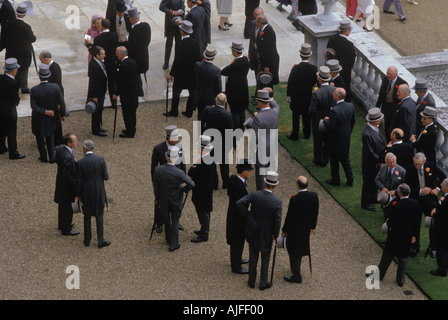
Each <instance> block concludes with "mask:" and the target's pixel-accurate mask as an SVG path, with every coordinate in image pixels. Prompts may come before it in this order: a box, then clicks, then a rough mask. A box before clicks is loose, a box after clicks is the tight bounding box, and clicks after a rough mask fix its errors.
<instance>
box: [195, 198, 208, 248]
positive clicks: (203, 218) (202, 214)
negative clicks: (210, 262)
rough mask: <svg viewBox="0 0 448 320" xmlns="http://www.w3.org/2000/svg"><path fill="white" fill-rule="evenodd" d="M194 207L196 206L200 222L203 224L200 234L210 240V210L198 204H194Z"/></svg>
mask: <svg viewBox="0 0 448 320" xmlns="http://www.w3.org/2000/svg"><path fill="white" fill-rule="evenodd" d="M194 207H195V208H196V213H197V215H198V219H199V224H200V225H201V229H200V230H199V236H200V237H201V238H204V239H205V240H208V234H209V232H210V211H206V210H204V209H202V208H201V207H200V206H198V205H196V204H194Z"/></svg>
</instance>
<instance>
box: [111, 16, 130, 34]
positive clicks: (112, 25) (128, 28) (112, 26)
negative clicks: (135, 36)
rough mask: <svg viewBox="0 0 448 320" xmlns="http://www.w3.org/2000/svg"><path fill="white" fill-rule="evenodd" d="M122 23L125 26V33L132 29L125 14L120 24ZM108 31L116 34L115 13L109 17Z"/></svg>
mask: <svg viewBox="0 0 448 320" xmlns="http://www.w3.org/2000/svg"><path fill="white" fill-rule="evenodd" d="M123 22H124V23H125V24H126V30H127V32H130V31H131V29H132V23H131V20H130V19H129V15H128V14H127V13H125V14H124V16H123V20H122V22H121V23H123ZM109 30H110V31H111V32H117V13H116V12H114V15H113V16H111V17H110V28H109Z"/></svg>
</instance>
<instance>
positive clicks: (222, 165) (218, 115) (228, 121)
mask: <svg viewBox="0 0 448 320" xmlns="http://www.w3.org/2000/svg"><path fill="white" fill-rule="evenodd" d="M226 103H227V98H226V95H225V94H224V93H222V92H221V93H219V94H218V95H217V96H216V98H215V104H214V105H213V106H206V107H205V108H204V111H203V113H202V118H201V119H202V120H201V126H202V128H203V130H202V132H203V133H204V132H205V131H206V130H208V129H215V130H218V131H219V133H220V136H221V137H220V139H219V140H220V142H221V148H220V149H218V147H219V145H218V144H217V143H216V137H213V140H212V143H213V146H214V148H213V151H212V156H213V157H214V163H213V167H214V170H213V189H215V190H216V189H218V173H217V168H216V165H217V164H219V169H220V172H221V180H222V188H223V189H225V188H227V184H228V181H229V156H228V154H229V152H231V149H232V146H233V135H232V136H231V137H229V138H230V139H232V140H230V141H229V140H228V139H227V137H226V130H233V120H232V114H231V113H230V112H229V111H227V110H226V109H225V105H226ZM206 134H208V135H211V133H206ZM227 145H228V146H227ZM219 153H220V155H219Z"/></svg>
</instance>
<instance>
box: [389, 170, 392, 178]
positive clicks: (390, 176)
mask: <svg viewBox="0 0 448 320" xmlns="http://www.w3.org/2000/svg"><path fill="white" fill-rule="evenodd" d="M390 178H392V169H389V179H390Z"/></svg>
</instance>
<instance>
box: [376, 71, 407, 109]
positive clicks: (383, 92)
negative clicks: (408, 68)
mask: <svg viewBox="0 0 448 320" xmlns="http://www.w3.org/2000/svg"><path fill="white" fill-rule="evenodd" d="M401 84H407V82H406V81H405V80H404V79H403V78H401V77H399V76H397V80H396V81H395V85H394V87H393V88H391V90H393V93H392V95H393V99H394V104H395V106H396V105H398V103H399V102H400V99H398V97H397V90H398V87H399V86H400V85H401ZM388 86H389V80H387V77H384V78H383V81H382V82H381V88H380V92H379V93H378V100H377V102H376V107H377V108H381V105H382V104H383V103H384V102H385V100H386V96H387V87H388Z"/></svg>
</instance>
